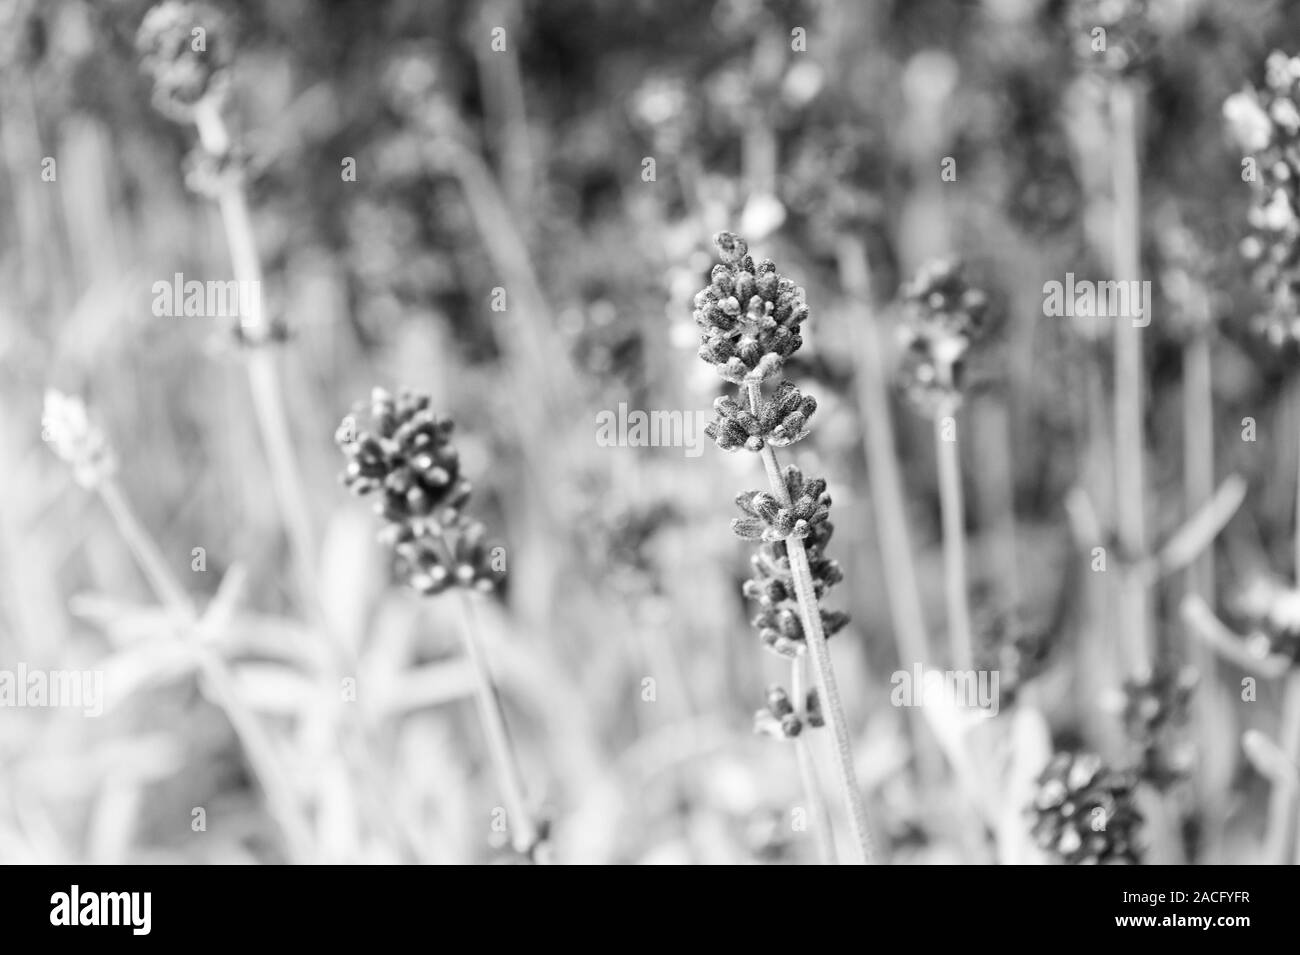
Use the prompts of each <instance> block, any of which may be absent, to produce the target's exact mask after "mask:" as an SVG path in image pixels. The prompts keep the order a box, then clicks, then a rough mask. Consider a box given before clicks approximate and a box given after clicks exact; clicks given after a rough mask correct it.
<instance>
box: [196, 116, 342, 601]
mask: <svg viewBox="0 0 1300 955" xmlns="http://www.w3.org/2000/svg"><path fill="white" fill-rule="evenodd" d="M194 125H195V128H196V129H197V130H198V134H199V139H200V141H201V142H202V143H203V146H204V148H205V149H207V150H208V151H210V152H212V153H213V154H215V155H218V156H223V155H226V154H227V153H228V152H229V151H230V148H231V143H232V140H231V136H230V131H229V129H228V128H227V126H226V122H225V120H224V119H223V118H222V116H221V111H220V106H219V104H218V103H217V101H216V100H214V99H212V98H211V97H209V98H206V99H204V100H201V101H200V102H199V103H198V104H197V105H196V106H195V109H194ZM217 206H218V208H219V209H220V210H221V221H222V223H223V224H224V226H225V230H226V242H227V245H228V246H229V249H230V262H231V267H232V269H233V270H234V273H235V281H237V282H238V283H239V284H240V288H241V289H248V290H253V289H260V286H261V281H262V262H261V257H260V256H259V255H258V252H257V241H256V238H255V235H254V232H253V219H252V215H251V213H250V212H249V208H248V197H247V195H246V194H245V192H244V187H243V183H242V181H241V180H240V178H239V175H238V173H228V174H226V175H225V176H224V177H223V179H222V181H221V186H220V191H219V192H218V194H217ZM249 301H250V302H251V304H252V308H253V311H252V314H244V315H241V318H240V320H241V322H242V323H243V324H244V325H245V327H249V328H260V327H261V326H262V325H263V324H264V323H265V322H266V321H267V316H266V315H265V314H263V312H262V309H261V304H260V294H259V293H253V294H252V295H251V298H250V299H249ZM248 307H249V305H248V304H245V302H243V301H242V300H241V309H244V308H248ZM247 372H248V385H249V392H250V394H251V395H252V403H253V413H254V415H255V416H256V418H257V426H258V430H259V432H260V433H261V437H262V445H263V448H264V450H265V452H266V456H267V462H268V464H269V466H270V475H271V485H272V493H274V495H275V499H276V504H277V506H278V509H279V512H280V514H281V516H282V518H283V520H284V522H285V532H286V534H287V536H288V540H289V547H290V550H291V551H292V553H293V565H294V569H295V571H296V576H297V587H298V591H299V600H300V602H301V605H302V607H303V610H304V612H306V613H307V614H308V615H309V616H311V617H314V618H317V619H318V620H319V618H320V617H321V611H320V604H319V594H318V589H317V585H316V578H315V573H314V567H315V560H316V544H315V540H314V536H315V535H314V531H313V526H312V520H311V514H310V513H309V511H308V509H307V496H306V493H305V484H304V483H303V480H302V474H301V472H300V471H299V469H298V459H297V455H296V454H295V452H294V449H293V440H292V438H291V437H290V433H289V419H288V415H287V414H286V413H285V408H284V388H283V384H282V382H281V380H280V368H279V365H278V364H277V363H276V356H275V355H274V354H273V353H272V351H271V350H270V349H268V348H266V347H261V346H257V347H254V348H253V350H252V352H251V354H250V355H249V356H248V360H247Z"/></svg>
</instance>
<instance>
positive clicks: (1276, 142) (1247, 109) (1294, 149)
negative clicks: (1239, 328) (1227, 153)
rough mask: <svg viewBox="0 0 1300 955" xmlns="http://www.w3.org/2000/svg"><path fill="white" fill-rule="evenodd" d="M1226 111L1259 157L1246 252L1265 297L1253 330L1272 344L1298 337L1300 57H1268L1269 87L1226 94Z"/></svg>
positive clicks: (1243, 143) (1242, 143)
mask: <svg viewBox="0 0 1300 955" xmlns="http://www.w3.org/2000/svg"><path fill="white" fill-rule="evenodd" d="M1223 114H1224V118H1225V119H1226V120H1227V123H1228V127H1229V130H1230V132H1231V133H1232V136H1233V138H1234V139H1235V140H1236V142H1237V145H1238V146H1239V147H1240V148H1241V149H1242V151H1243V152H1245V153H1247V154H1249V155H1250V156H1251V157H1253V159H1254V162H1255V170H1254V171H1255V178H1254V180H1253V184H1252V191H1251V195H1252V199H1251V206H1250V210H1249V212H1248V214H1247V219H1248V222H1249V225H1250V232H1249V234H1248V235H1247V236H1246V238H1245V239H1243V240H1242V243H1241V253H1242V257H1243V258H1244V259H1245V260H1246V261H1247V262H1248V263H1249V264H1250V266H1251V271H1252V278H1253V279H1254V281H1255V283H1256V285H1257V286H1258V287H1259V288H1260V290H1261V291H1262V292H1263V293H1264V294H1265V295H1266V296H1267V298H1268V305H1267V307H1266V308H1265V310H1264V312H1263V313H1262V314H1261V315H1259V316H1257V317H1256V319H1255V325H1256V328H1257V329H1258V330H1259V331H1260V332H1262V333H1263V334H1264V335H1265V337H1266V338H1267V339H1268V340H1269V342H1271V343H1272V344H1273V345H1275V346H1282V345H1284V344H1287V343H1288V342H1296V341H1300V317H1297V311H1298V306H1300V185H1298V183H1300V57H1289V56H1287V55H1286V54H1285V53H1281V52H1277V51H1275V52H1273V53H1271V54H1269V57H1268V60H1267V62H1266V64H1265V82H1264V87H1263V88H1262V89H1246V90H1243V91H1242V92H1240V93H1236V94H1234V95H1233V96H1230V97H1228V99H1227V100H1225V101H1224V104H1223Z"/></svg>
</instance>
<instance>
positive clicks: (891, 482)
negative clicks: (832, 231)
mask: <svg viewBox="0 0 1300 955" xmlns="http://www.w3.org/2000/svg"><path fill="white" fill-rule="evenodd" d="M836 245H837V249H838V259H839V271H840V279H841V281H842V282H843V284H844V288H845V290H846V291H847V292H848V293H849V295H850V296H851V302H850V315H849V321H848V324H849V329H850V331H851V332H852V334H853V336H854V344H853V352H854V354H855V355H856V356H857V357H858V360H859V366H858V374H857V376H856V380H857V385H858V406H859V408H860V409H861V412H862V420H863V424H864V426H865V431H866V434H865V443H866V449H865V450H866V458H867V474H868V477H869V479H870V481H871V500H872V503H873V504H874V505H875V516H876V525H877V527H878V530H879V537H880V550H881V557H882V560H881V568H882V570H883V571H884V574H885V582H886V590H887V591H888V593H887V597H888V603H889V611H890V616H891V618H892V620H893V624H894V639H895V640H896V641H897V643H898V659H899V662H900V663H901V664H903V666H905V667H906V666H909V665H910V664H912V663H920V664H922V665H923V666H928V665H929V663H930V647H929V636H928V635H927V633H926V629H925V617H924V612H923V611H922V608H921V593H920V588H919V587H918V586H917V582H916V561H915V558H914V556H913V554H912V542H911V536H910V533H909V531H908V527H907V502H906V500H905V499H904V497H903V481H902V477H901V476H900V474H899V468H898V452H897V450H896V448H895V447H894V425H893V421H892V419H891V417H890V413H889V389H888V387H887V385H886V382H885V371H884V363H883V361H882V360H881V358H882V354H881V353H882V347H881V344H882V343H881V335H880V328H879V326H878V324H877V322H876V319H875V316H874V315H872V314H871V306H870V303H871V271H870V263H869V260H868V259H867V250H866V248H865V247H864V246H863V245H862V242H861V241H860V240H859V239H858V238H857V237H856V236H853V235H843V236H841V237H840V239H839V241H838V242H837V244H836Z"/></svg>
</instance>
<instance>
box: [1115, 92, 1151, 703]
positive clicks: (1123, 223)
mask: <svg viewBox="0 0 1300 955" xmlns="http://www.w3.org/2000/svg"><path fill="white" fill-rule="evenodd" d="M1137 100H1138V93H1137V90H1136V89H1135V87H1134V86H1133V85H1132V84H1131V83H1128V82H1123V81H1118V82H1116V83H1115V84H1114V85H1113V86H1112V87H1111V91H1110V108H1111V124H1112V136H1113V142H1112V147H1113V148H1112V151H1111V158H1112V168H1111V173H1112V176H1113V186H1114V197H1113V203H1114V205H1113V212H1114V229H1115V232H1114V236H1113V239H1112V241H1113V244H1114V250H1115V262H1114V271H1115V277H1116V278H1117V279H1119V280H1120V281H1137V279H1138V276H1139V275H1140V274H1141V269H1142V262H1141V245H1140V243H1141V233H1140V231H1139V230H1140V215H1141V192H1140V180H1139V174H1138V102H1137ZM1145 317H1146V318H1148V319H1149V318H1150V316H1149V315H1147V316H1145ZM1112 318H1113V319H1114V321H1115V322H1116V325H1115V518H1116V532H1117V534H1118V535H1119V542H1120V546H1121V548H1122V549H1123V551H1124V553H1123V555H1122V556H1123V558H1124V560H1123V564H1124V565H1125V567H1127V566H1129V565H1131V564H1132V563H1134V562H1136V561H1140V560H1142V559H1143V558H1145V557H1146V555H1147V533H1146V507H1145V504H1146V502H1145V498H1146V480H1145V476H1144V473H1143V460H1142V456H1143V442H1142V431H1143V428H1142V402H1143V385H1142V330H1141V329H1140V328H1138V327H1136V326H1135V325H1134V324H1133V322H1132V321H1131V320H1130V318H1131V316H1124V315H1117V316H1112ZM1120 590H1121V604H1120V605H1121V607H1122V613H1123V618H1122V619H1123V621H1124V623H1123V627H1124V632H1123V634H1122V637H1121V639H1122V640H1123V642H1124V645H1125V646H1127V647H1129V649H1130V654H1129V657H1130V659H1129V670H1130V672H1132V673H1134V674H1136V675H1138V676H1139V677H1141V676H1144V675H1145V674H1146V672H1147V670H1148V669H1149V667H1150V665H1151V651H1152V647H1151V638H1150V624H1151V606H1150V592H1149V590H1148V588H1147V586H1146V584H1145V583H1144V582H1143V581H1142V580H1141V579H1140V578H1138V577H1137V575H1135V574H1133V573H1131V572H1129V571H1128V570H1127V569H1126V570H1124V571H1123V573H1122V574H1121V577H1120Z"/></svg>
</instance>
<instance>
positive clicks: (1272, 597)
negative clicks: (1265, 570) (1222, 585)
mask: <svg viewBox="0 0 1300 955" xmlns="http://www.w3.org/2000/svg"><path fill="white" fill-rule="evenodd" d="M1233 602H1234V604H1235V609H1236V610H1237V611H1238V612H1239V613H1240V614H1241V615H1242V616H1243V617H1245V619H1246V624H1247V626H1248V627H1249V630H1250V633H1249V637H1248V649H1249V650H1250V652H1251V653H1253V654H1254V655H1255V656H1257V657H1259V658H1260V659H1264V658H1267V657H1281V658H1283V659H1286V660H1290V661H1291V662H1292V663H1293V664H1295V665H1300V590H1297V589H1295V588H1294V587H1290V586H1288V585H1287V584H1284V583H1282V582H1281V581H1279V580H1276V579H1274V578H1272V577H1268V576H1259V577H1256V578H1255V579H1253V580H1252V581H1251V582H1250V583H1248V584H1247V585H1246V586H1245V587H1243V588H1242V589H1241V591H1240V592H1239V593H1237V594H1236V596H1235V598H1234V601H1233Z"/></svg>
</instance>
